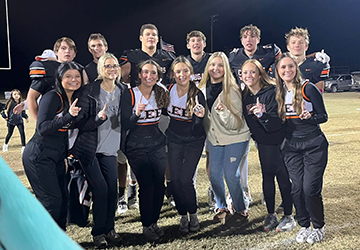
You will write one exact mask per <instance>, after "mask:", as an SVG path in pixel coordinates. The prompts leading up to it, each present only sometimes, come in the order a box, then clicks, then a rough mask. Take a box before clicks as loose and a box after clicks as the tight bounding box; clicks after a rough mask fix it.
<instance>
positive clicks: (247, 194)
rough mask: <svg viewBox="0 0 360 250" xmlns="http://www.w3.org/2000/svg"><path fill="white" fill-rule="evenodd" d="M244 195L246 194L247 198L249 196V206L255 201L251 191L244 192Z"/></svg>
mask: <svg viewBox="0 0 360 250" xmlns="http://www.w3.org/2000/svg"><path fill="white" fill-rule="evenodd" d="M244 195H245V198H247V199H248V201H249V206H250V205H251V204H253V203H254V200H253V198H252V197H251V194H250V192H244Z"/></svg>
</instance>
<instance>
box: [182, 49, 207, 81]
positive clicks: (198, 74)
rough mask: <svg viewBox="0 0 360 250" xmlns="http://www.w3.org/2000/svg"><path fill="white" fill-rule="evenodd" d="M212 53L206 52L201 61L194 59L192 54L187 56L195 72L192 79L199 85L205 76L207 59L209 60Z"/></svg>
mask: <svg viewBox="0 0 360 250" xmlns="http://www.w3.org/2000/svg"><path fill="white" fill-rule="evenodd" d="M210 56H211V54H209V53H204V55H203V57H202V58H201V60H200V62H197V61H195V60H194V59H192V57H191V55H188V56H187V59H189V61H190V63H191V65H192V66H193V69H194V74H193V75H192V76H191V80H193V81H194V82H195V84H196V85H198V84H199V83H200V81H201V79H202V77H203V74H204V71H205V67H206V64H207V61H208V60H209V57H210Z"/></svg>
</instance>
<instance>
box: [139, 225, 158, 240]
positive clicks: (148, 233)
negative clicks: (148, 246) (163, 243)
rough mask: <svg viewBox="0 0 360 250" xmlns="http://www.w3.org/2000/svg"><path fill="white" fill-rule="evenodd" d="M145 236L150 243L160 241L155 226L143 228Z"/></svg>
mask: <svg viewBox="0 0 360 250" xmlns="http://www.w3.org/2000/svg"><path fill="white" fill-rule="evenodd" d="M143 235H144V236H145V237H146V239H148V240H149V241H156V240H158V239H160V237H159V235H158V234H157V233H156V232H155V229H154V227H153V226H150V227H143Z"/></svg>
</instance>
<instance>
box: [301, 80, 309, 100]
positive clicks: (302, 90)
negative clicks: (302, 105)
mask: <svg viewBox="0 0 360 250" xmlns="http://www.w3.org/2000/svg"><path fill="white" fill-rule="evenodd" d="M308 83H309V81H306V82H305V83H304V84H303V86H302V88H301V92H302V95H303V97H304V99H305V100H306V101H308V102H310V98H309V97H307V96H306V95H305V86H306V84H308Z"/></svg>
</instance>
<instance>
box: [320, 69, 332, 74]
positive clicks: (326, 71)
mask: <svg viewBox="0 0 360 250" xmlns="http://www.w3.org/2000/svg"><path fill="white" fill-rule="evenodd" d="M329 71H330V70H329V69H325V70H323V71H321V74H322V75H328V74H329Z"/></svg>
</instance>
